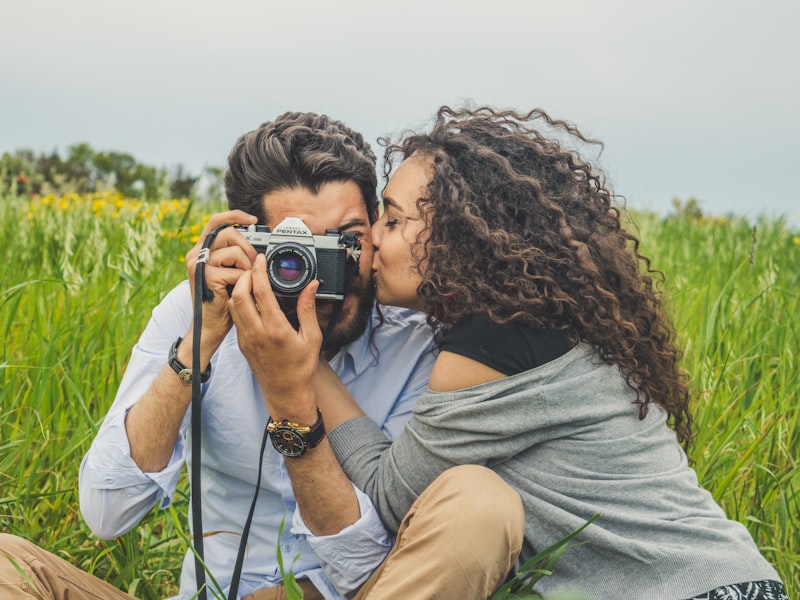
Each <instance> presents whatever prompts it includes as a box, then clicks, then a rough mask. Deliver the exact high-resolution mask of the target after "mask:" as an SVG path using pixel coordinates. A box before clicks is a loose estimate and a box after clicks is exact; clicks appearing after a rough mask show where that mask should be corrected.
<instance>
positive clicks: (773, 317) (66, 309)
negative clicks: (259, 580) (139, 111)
mask: <svg viewBox="0 0 800 600" xmlns="http://www.w3.org/2000/svg"><path fill="white" fill-rule="evenodd" d="M218 208H220V207H217V206H214V207H212V206H203V207H196V206H193V205H192V204H191V203H190V202H188V201H176V200H165V201H163V202H161V203H159V204H141V203H138V202H136V201H133V200H129V199H125V198H121V197H119V196H114V195H103V194H100V195H95V196H89V197H87V196H76V195H67V196H63V197H46V198H40V199H38V200H30V199H22V198H16V197H3V198H0V231H2V240H3V242H4V243H3V246H2V248H0V252H2V255H0V328H2V330H3V334H4V341H5V343H4V344H3V345H2V346H0V403H2V412H1V413H0V531H4V532H8V533H14V534H17V535H21V536H23V537H26V538H28V539H30V540H32V541H34V542H35V543H37V544H39V545H40V546H42V547H44V548H46V549H48V550H50V551H53V552H55V553H57V554H58V555H60V556H62V557H63V558H66V559H67V560H69V561H71V562H73V563H75V564H77V565H78V566H80V567H81V568H83V569H84V570H86V571H89V572H92V573H94V574H96V575H98V576H99V577H101V578H103V579H105V580H107V581H109V582H110V583H112V584H113V585H116V586H118V587H120V588H121V589H124V590H127V591H129V592H130V593H132V594H134V595H136V596H137V597H139V598H143V599H156V598H163V597H166V596H168V595H170V594H172V593H175V592H176V590H177V581H178V574H179V570H180V565H181V561H182V558H183V554H184V552H185V550H186V548H187V544H188V538H187V536H186V534H185V522H184V519H185V514H186V508H187V497H186V490H187V486H186V481H185V480H183V481H182V484H181V486H180V488H179V495H178V498H177V500H176V502H175V504H174V505H173V508H171V509H170V510H168V511H158V510H154V511H153V512H151V513H150V514H149V515H148V517H147V518H146V519H145V520H144V522H143V523H142V524H141V526H140V527H137V528H136V529H134V531H131V532H130V533H128V534H126V535H124V536H121V537H120V538H117V539H116V540H113V541H99V540H97V539H95V538H94V537H93V536H92V535H91V534H90V532H89V531H88V529H87V528H86V526H85V525H84V524H83V521H82V519H81V517H80V514H79V512H78V498H77V473H78V465H79V463H80V460H81V458H82V456H83V454H84V453H85V451H86V450H87V448H88V446H89V444H90V442H91V440H92V438H93V436H94V433H95V431H96V429H97V427H98V425H99V423H100V422H101V420H102V418H103V416H104V415H105V412H106V411H107V409H108V407H109V405H110V403H111V401H112V400H113V397H114V393H115V390H116V387H117V383H118V381H119V379H120V376H121V373H122V369H123V368H124V365H125V363H126V362H127V357H128V353H129V351H130V348H131V346H132V345H133V343H134V341H135V339H136V338H137V336H138V335H139V333H140V332H141V330H142V329H143V327H144V325H145V323H146V321H147V319H148V318H149V314H150V309H151V308H152V307H153V306H154V305H155V304H156V303H157V302H158V301H159V300H160V299H161V298H162V297H163V295H164V294H165V293H166V292H167V291H168V290H169V289H170V288H171V287H172V286H174V285H175V284H176V283H177V282H179V281H180V280H181V279H183V278H184V277H185V276H186V275H185V267H184V264H183V262H182V257H183V255H184V254H185V253H186V251H187V250H188V249H189V248H190V247H191V245H192V243H193V237H194V236H196V235H197V233H198V226H197V224H198V223H202V222H203V220H204V217H206V216H207V214H208V213H209V212H212V211H214V210H217V209H218ZM635 220H636V223H637V224H638V228H639V231H640V234H641V238H642V239H643V240H645V242H644V243H643V245H642V249H643V252H644V253H645V254H647V255H648V256H650V257H651V258H652V260H653V266H654V267H655V268H658V269H660V270H662V271H663V272H664V273H665V274H666V277H667V282H666V285H665V286H664V292H665V295H666V299H667V303H668V307H669V310H670V312H671V313H672V314H673V315H674V319H675V323H676V327H677V330H678V335H679V340H680V342H681V345H682V347H683V348H684V349H685V357H684V358H685V360H684V365H685V366H686V368H687V369H688V371H689V372H690V374H691V377H692V380H693V385H694V392H695V393H694V397H695V399H696V403H695V416H696V422H697V434H696V439H697V441H696V444H695V449H694V453H693V457H694V459H695V460H696V461H697V464H696V467H697V472H698V476H699V478H700V481H701V483H702V484H703V485H704V486H705V487H706V488H707V489H708V490H709V491H710V492H711V493H712V494H713V495H714V497H715V498H716V499H717V501H718V502H720V504H722V506H723V507H724V509H725V510H726V512H727V513H728V515H729V516H730V517H732V518H735V519H737V520H739V521H741V522H742V523H744V524H745V525H746V526H747V528H748V529H749V530H750V532H751V534H752V535H753V537H754V538H755V540H756V543H757V544H758V545H759V547H760V548H761V549H762V551H763V553H764V554H765V555H766V557H767V558H768V559H769V560H770V561H771V562H772V563H773V564H774V565H775V566H776V568H777V569H778V571H779V572H780V573H781V575H782V577H783V578H784V581H785V583H786V585H787V591H788V593H789V596H790V597H796V596H800V543H799V540H798V533H797V532H798V531H800V506H799V504H800V502H799V500H800V495H799V494H800V461H799V460H798V451H797V448H800V416H799V414H798V412H799V411H800V375H798V374H799V373H800V358H799V357H798V354H799V353H800V324H799V323H798V316H800V299H799V296H800V292H798V290H800V267H799V266H798V265H800V235H798V233H797V232H793V231H790V230H789V229H788V228H787V227H786V225H785V223H783V222H782V221H766V220H764V221H761V222H759V223H757V224H756V226H755V228H754V227H753V226H752V225H751V224H749V223H747V222H745V221H740V220H719V219H717V220H712V219H704V218H702V217H698V218H695V217H688V216H685V215H684V216H681V217H666V218H664V217H658V216H656V215H653V214H648V213H644V214H637V215H636V216H635ZM567 551H568V550H567ZM556 568H557V565H556Z"/></svg>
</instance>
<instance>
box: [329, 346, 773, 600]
mask: <svg viewBox="0 0 800 600" xmlns="http://www.w3.org/2000/svg"><path fill="white" fill-rule="evenodd" d="M634 398H635V396H634V392H633V391H632V390H631V389H630V388H629V387H628V386H627V385H626V383H625V381H624V379H623V378H622V377H621V375H620V372H619V370H618V368H617V367H616V366H609V365H606V364H604V363H602V362H601V361H600V360H599V359H598V358H597V357H596V355H595V354H594V352H593V351H592V348H591V347H588V346H586V345H579V346H577V347H575V348H574V349H572V350H571V351H569V352H568V353H567V354H565V355H563V356H561V357H559V358H557V359H556V360H554V361H551V362H549V363H547V364H545V365H542V366H541V367H537V368H535V369H532V370H530V371H526V372H523V373H519V374H517V375H513V376H510V377H506V378H504V379H500V380H497V381H493V382H489V383H485V384H482V385H478V386H474V387H471V388H468V389H464V390H458V391H454V392H431V391H429V392H427V393H425V394H423V395H422V396H420V398H419V399H418V401H417V405H416V407H415V409H414V416H413V417H412V419H411V421H410V422H409V423H408V424H407V426H406V429H405V431H404V432H403V434H402V435H401V436H400V437H399V438H398V439H397V440H396V441H395V442H394V443H390V442H389V440H388V439H387V438H386V437H385V436H384V435H383V433H382V432H381V430H380V428H378V427H377V426H376V425H375V424H374V423H373V422H372V421H371V420H370V419H369V418H367V417H362V418H358V419H353V420H351V421H348V422H346V423H344V424H342V425H340V426H339V427H337V428H336V429H335V430H333V431H332V432H330V434H329V440H330V442H331V444H332V446H333V449H334V451H335V452H336V455H337V457H338V458H339V461H340V462H341V464H342V467H343V468H344V470H345V472H346V473H347V474H348V476H349V477H350V478H351V479H352V480H353V482H355V484H356V485H357V486H358V487H359V488H361V489H362V490H364V491H365V492H366V493H367V494H368V495H369V496H370V497H371V498H372V500H373V502H374V503H375V506H376V507H377V509H378V511H379V512H380V514H381V516H382V518H383V519H384V521H385V522H386V524H387V526H388V527H389V528H390V529H392V530H395V531H396V529H397V527H398V525H399V523H400V521H401V520H402V518H403V516H404V515H405V513H406V512H407V511H408V509H409V508H410V506H411V504H412V503H413V502H414V500H415V499H416V498H417V496H418V495H419V494H420V493H421V492H422V491H423V490H424V489H425V487H426V486H427V485H428V484H430V483H431V482H432V481H433V480H434V479H435V478H436V477H437V476H438V475H439V474H440V473H442V471H444V470H445V469H447V468H448V467H451V466H453V465H458V464H478V465H485V466H487V467H489V468H491V469H492V470H494V471H495V472H496V473H497V474H498V475H500V476H501V477H502V478H503V479H504V480H505V481H506V482H507V483H508V484H509V485H511V486H512V487H513V488H514V489H515V490H516V491H517V492H518V493H519V495H520V496H521V498H522V502H523V505H524V507H525V513H526V521H527V524H526V528H525V542H524V544H523V548H522V554H521V556H520V560H522V561H524V560H525V559H527V558H529V557H531V556H533V555H534V554H535V553H536V552H537V551H541V550H542V549H544V548H546V547H548V546H550V545H551V544H553V543H555V542H557V541H559V540H560V539H562V538H563V537H565V536H566V535H568V534H569V533H571V532H572V531H574V530H575V529H577V528H578V527H580V526H581V525H583V524H584V523H585V522H586V521H587V520H588V519H589V518H591V517H592V516H593V515H595V514H597V513H601V515H602V516H601V517H600V519H599V520H597V521H595V523H594V524H592V525H590V526H589V527H588V528H587V529H586V530H584V531H583V532H582V533H581V535H580V537H579V538H578V539H577V540H576V541H581V542H586V543H584V544H583V545H580V546H578V547H573V548H571V549H569V550H567V551H566V552H565V553H564V554H563V555H562V556H561V558H560V559H559V561H558V563H557V564H556V567H555V573H554V574H553V575H551V576H548V577H545V578H544V579H543V580H542V581H541V582H540V583H539V584H538V585H537V591H538V592H539V593H541V594H543V595H545V596H547V595H548V594H550V593H552V592H555V591H559V592H560V591H567V590H578V591H579V592H580V593H582V594H583V595H585V596H586V597H587V598H592V599H594V598H597V599H602V600H608V599H610V598H642V599H648V600H649V599H652V600H661V599H663V600H667V599H669V600H676V599H680V598H690V597H691V596H694V595H698V594H701V593H703V592H707V591H709V590H712V589H714V588H716V587H719V586H722V585H726V584H733V583H739V582H744V581H759V580H764V579H773V580H779V579H780V578H779V577H778V574H777V573H776V572H775V570H774V569H773V568H772V567H771V566H770V565H769V564H768V563H767V562H766V560H765V559H764V558H763V557H762V556H761V554H760V553H759V551H758V549H757V548H756V546H755V544H754V543H753V541H752V538H751V537H750V535H749V533H748V531H747V529H746V528H745V527H744V525H742V524H741V523H738V522H736V521H732V520H729V519H727V518H726V517H725V515H724V513H723V511H722V510H721V509H720V507H719V506H718V505H717V504H716V502H715V501H714V499H713V498H712V497H711V495H710V494H709V493H708V492H707V491H705V490H704V489H702V488H701V487H700V486H699V485H698V482H697V476H696V474H695V472H694V471H693V470H692V469H691V468H690V467H689V465H688V463H687V459H686V455H685V454H684V452H683V450H682V449H681V448H680V446H679V445H678V443H677V440H676V437H675V433H674V432H673V431H672V430H671V429H670V428H669V427H668V426H667V423H666V413H665V412H664V411H663V410H662V409H660V408H659V407H657V406H654V405H653V406H650V410H649V413H648V416H647V417H646V418H645V419H644V420H639V418H638V411H637V407H636V406H635V405H634V404H633V403H632V401H633V399H634Z"/></svg>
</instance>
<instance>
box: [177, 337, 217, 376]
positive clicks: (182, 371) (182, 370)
mask: <svg viewBox="0 0 800 600" xmlns="http://www.w3.org/2000/svg"><path fill="white" fill-rule="evenodd" d="M182 339H183V338H178V339H177V340H175V341H174V342H173V343H172V346H170V348H169V358H168V359H167V364H169V366H170V367H172V370H173V371H175V372H176V373H177V374H178V378H179V379H180V380H181V383H182V384H184V385H191V384H192V370H191V369H190V368H189V367H187V366H186V365H184V364H183V363H182V362H181V361H179V360H178V346H179V345H180V343H181V340H182ZM210 377H211V363H208V366H207V367H206V370H205V371H203V372H202V373H200V382H201V383H205V382H206V381H208V380H209V378H210Z"/></svg>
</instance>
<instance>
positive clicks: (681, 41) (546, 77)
mask: <svg viewBox="0 0 800 600" xmlns="http://www.w3.org/2000/svg"><path fill="white" fill-rule="evenodd" d="M798 26H800V2H797V0H759V1H756V0H753V1H752V2H743V1H740V0H707V1H703V0H670V1H669V2H666V1H661V2H651V1H644V0H575V1H573V0H552V1H539V0H482V1H480V2H478V1H475V0H458V1H451V0H404V1H402V2H394V3H388V2H383V1H381V0H340V1H336V0H327V1H322V0H320V1H317V2H313V1H309V0H281V1H280V2H276V1H266V0H260V1H259V0H226V1H225V2H222V1H212V0H136V1H135V2H124V1H108V0H69V1H64V0H0V107H1V108H0V151H11V150H15V149H19V148H31V149H33V150H35V151H43V152H50V151H52V150H54V149H56V150H58V151H59V152H61V153H62V156H63V155H65V153H66V148H67V147H68V146H70V145H71V144H75V143H77V142H82V141H85V142H88V143H89V144H91V146H92V147H93V148H95V149H96V150H118V151H122V152H128V153H130V154H133V155H134V156H135V157H136V158H137V159H138V160H140V161H142V162H146V163H149V164H155V165H160V166H167V167H171V166H175V165H177V164H178V163H182V164H183V165H184V166H185V167H187V168H188V169H189V170H190V171H193V172H195V173H197V172H199V171H200V169H202V168H203V166H206V165H218V166H223V165H224V163H225V158H226V156H227V153H228V151H229V150H230V148H231V146H232V144H233V142H234V141H235V139H236V138H237V137H238V136H239V135H240V134H241V133H243V132H245V131H248V130H250V129H253V128H254V127H256V126H257V125H259V124H260V123H261V122H263V121H265V120H268V119H271V118H272V117H275V116H276V115H278V114H280V113H281V112H283V111H286V110H313V111H316V112H325V113H327V114H329V115H331V116H333V117H335V118H338V119H341V120H344V121H346V122H347V123H349V124H350V125H352V126H353V127H354V128H356V129H358V130H360V131H362V132H363V133H364V134H365V136H366V137H367V139H369V140H371V141H374V140H375V139H376V138H377V137H378V136H380V135H383V134H387V133H393V132H395V133H396V132H399V131H400V130H402V129H404V128H406V127H410V126H411V127H413V126H417V125H420V124H422V123H424V122H426V121H427V119H428V118H429V117H430V115H432V114H433V112H434V111H435V110H436V108H438V107H439V106H440V105H441V104H451V105H453V104H456V105H457V104H460V103H461V102H462V101H464V100H466V99H469V100H473V101H474V102H475V103H478V104H483V103H487V104H492V105H495V106H499V107H514V108H520V109H527V108H533V107H541V108H544V109H545V110H547V111H548V112H550V113H551V114H552V115H553V116H557V117H561V118H564V119H567V120H570V121H572V122H574V123H576V124H577V125H578V126H579V127H580V128H581V129H582V130H583V131H584V132H585V133H587V134H589V135H591V136H594V137H597V138H599V139H601V140H603V142H604V143H605V145H606V148H605V151H604V152H603V155H602V160H601V165H602V166H603V167H604V168H605V170H606V171H607V173H608V175H609V177H610V180H611V182H612V184H613V186H614V188H615V191H616V192H617V193H619V194H622V195H624V196H625V197H626V198H627V200H628V204H629V206H633V207H635V208H649V209H653V210H657V211H659V212H668V211H669V210H671V199H672V198H673V197H676V196H677V197H680V198H682V199H684V200H685V199H687V198H689V197H691V196H694V197H696V198H697V199H698V201H699V202H700V206H701V207H702V208H703V210H704V211H706V212H707V213H710V214H724V213H727V212H729V211H730V212H735V213H737V214H744V215H746V216H749V217H755V216H757V215H758V214H761V213H762V212H764V213H766V214H768V215H777V214H786V215H787V216H789V217H790V218H791V219H792V220H793V221H794V222H795V223H797V222H799V221H798V217H800V201H798V200H799V198H798V191H797V190H798V184H797V175H798V174H800V167H798V158H800V152H798V139H800V116H798V112H797V111H798V107H800V67H798V62H799V61H798V59H800V36H799V35H798V34H797V29H798Z"/></svg>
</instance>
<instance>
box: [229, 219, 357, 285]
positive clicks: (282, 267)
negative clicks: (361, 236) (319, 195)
mask: <svg viewBox="0 0 800 600" xmlns="http://www.w3.org/2000/svg"><path fill="white" fill-rule="evenodd" d="M235 229H236V231H238V232H239V233H241V234H242V235H243V236H244V238H245V239H246V240H247V241H248V242H250V243H251V244H252V245H253V246H254V247H255V249H256V250H258V251H259V252H261V253H262V254H265V255H266V257H267V277H268V279H269V282H270V285H271V286H272V290H273V291H274V292H275V295H276V296H282V297H290V298H293V297H296V296H297V295H298V294H299V293H300V292H301V291H302V290H303V289H304V288H305V287H306V285H308V283H309V282H310V281H312V280H314V279H318V280H319V288H318V289H317V298H320V299H324V300H343V299H344V296H345V294H346V293H347V287H348V285H349V283H350V278H351V277H352V275H353V274H354V273H355V271H356V269H357V267H358V261H359V258H360V257H361V244H360V243H359V241H358V238H357V237H356V235H355V234H353V233H340V232H339V231H338V230H336V229H329V230H326V232H325V235H312V233H311V230H310V229H309V228H308V227H307V226H306V224H305V223H304V222H303V219H301V218H299V217H286V218H285V219H284V220H283V221H281V222H280V224H279V225H278V226H277V227H276V228H275V231H270V230H269V227H266V226H264V225H250V226H249V227H235Z"/></svg>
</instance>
